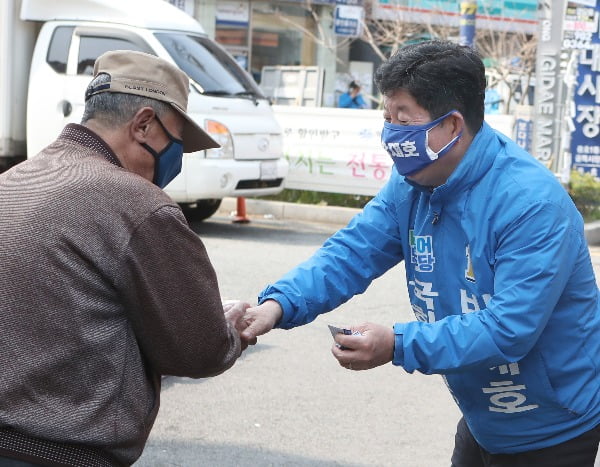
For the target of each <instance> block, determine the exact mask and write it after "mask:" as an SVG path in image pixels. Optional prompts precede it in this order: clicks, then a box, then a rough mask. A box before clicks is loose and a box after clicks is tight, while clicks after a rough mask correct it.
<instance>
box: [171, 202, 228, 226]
mask: <svg viewBox="0 0 600 467" xmlns="http://www.w3.org/2000/svg"><path fill="white" fill-rule="evenodd" d="M192 206H193V205H192ZM192 206H181V209H182V210H183V214H184V215H185V217H186V219H187V220H188V221H194V222H200V221H203V220H204V219H208V218H209V217H210V216H212V215H213V214H214V213H215V212H217V210H218V209H219V206H221V200H220V199H199V200H198V201H197V202H196V203H195V207H192Z"/></svg>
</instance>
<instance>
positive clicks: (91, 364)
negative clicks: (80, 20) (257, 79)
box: [0, 51, 248, 467]
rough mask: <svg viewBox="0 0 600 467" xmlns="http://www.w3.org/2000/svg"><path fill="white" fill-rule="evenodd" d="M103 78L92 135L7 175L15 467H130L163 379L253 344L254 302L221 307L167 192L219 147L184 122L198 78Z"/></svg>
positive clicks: (3, 400)
mask: <svg viewBox="0 0 600 467" xmlns="http://www.w3.org/2000/svg"><path fill="white" fill-rule="evenodd" d="M94 76H95V78H94V80H93V81H92V83H91V84H90V86H89V87H88V91H87V93H86V109H85V114H84V117H83V121H82V125H75V124H69V125H67V126H66V127H65V129H64V130H63V132H62V133H61V135H60V136H59V137H58V139H57V140H56V141H55V142H54V143H52V144H51V145H50V146H48V147H46V148H45V149H44V150H43V151H42V152H41V153H40V154H38V155H37V156H35V157H33V158H31V159H29V160H27V161H26V162H23V163H21V164H19V165H17V166H15V167H13V168H12V169H11V170H9V171H7V172H5V173H3V174H1V175H0V232H2V235H0V290H1V291H2V300H0V339H1V341H2V351H1V352H0V368H2V371H0V457H3V458H4V459H5V460H6V459H7V458H8V459H18V460H19V461H17V462H18V464H17V465H61V466H62V465H73V466H86V467H89V466H104V465H130V464H132V463H133V462H135V460H136V459H137V458H138V457H139V456H140V454H141V452H142V450H143V447H144V444H145V442H146V440H147V438H148V435H149V433H150V429H151V427H152V424H153V422H154V419H155V418H156V415H157V412H158V407H159V395H160V381H161V375H177V376H189V377H206V376H213V375H217V374H219V373H221V372H223V371H225V370H227V369H228V368H230V367H231V366H232V365H233V363H234V362H235V360H236V359H237V357H238V356H239V355H240V353H241V350H242V347H243V346H245V345H246V344H247V343H243V345H242V343H241V342H240V337H239V333H238V330H236V326H237V325H238V323H239V322H240V320H239V318H240V317H241V315H242V314H243V312H244V310H245V308H246V307H247V306H248V305H247V304H238V305H235V306H234V307H233V308H231V309H229V310H226V311H224V309H223V306H222V303H221V298H220V294H219V287H218V283H217V278H216V275H215V271H214V269H213V267H212V265H211V263H210V260H209V258H208V256H207V253H206V250H205V248H204V245H203V244H202V242H201V240H200V239H199V238H198V236H197V235H196V234H194V232H193V231H192V230H190V228H189V227H188V225H187V222H186V220H185V218H184V216H183V214H182V212H181V210H180V209H179V207H178V206H177V204H175V203H173V201H172V200H171V199H170V198H169V197H168V196H167V195H166V194H165V193H164V192H163V190H162V189H161V188H162V187H164V186H165V185H166V184H167V183H169V181H170V180H171V179H172V178H174V177H175V176H176V175H177V173H179V171H180V169H181V157H182V155H183V151H184V150H185V151H186V152H192V151H198V150H202V149H206V148H210V147H216V146H217V144H216V143H215V142H214V141H213V140H212V139H211V138H210V137H209V136H208V135H207V134H206V133H205V132H204V131H203V130H202V129H201V128H200V127H198V126H197V125H196V124H195V123H194V122H193V121H192V120H191V119H190V118H189V117H188V116H187V115H186V113H185V112H186V110H185V109H186V108H187V98H188V93H189V82H188V78H187V76H186V75H185V74H184V73H183V72H181V71H180V70H179V69H177V68H175V67H174V66H172V65H170V64H169V63H167V62H165V61H163V60H161V59H159V58H157V57H153V56H151V55H146V54H141V53H137V52H129V51H127V52H125V51H115V52H108V53H106V54H104V55H103V56H101V57H100V58H98V60H97V62H96V66H95V70H94ZM7 462H8V461H7ZM0 465H4V464H2V460H1V459H0ZM10 465H13V464H10Z"/></svg>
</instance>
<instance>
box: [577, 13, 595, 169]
mask: <svg viewBox="0 0 600 467" xmlns="http://www.w3.org/2000/svg"><path fill="white" fill-rule="evenodd" d="M581 10H584V11H581ZM570 13H571V14H572V15H575V16H576V17H577V19H582V18H590V17H593V18H595V19H594V25H595V27H594V30H593V31H590V30H589V29H590V26H589V24H588V25H581V26H579V28H578V30H579V31H580V32H582V33H585V36H586V37H585V38H584V40H583V41H582V45H583V46H582V47H580V50H578V51H577V54H578V56H579V60H578V61H579V64H578V67H577V79H576V83H575V89H574V93H573V94H574V96H573V100H574V102H573V109H574V111H575V114H574V115H573V116H572V117H573V118H572V123H573V128H574V131H573V132H572V133H571V167H572V168H573V169H575V170H578V171H579V172H588V173H590V174H592V175H593V176H594V177H597V178H600V32H599V24H598V21H599V20H598V18H599V17H600V4H599V3H598V2H596V4H595V5H593V6H591V5H590V6H587V7H575V8H573V10H572V11H570Z"/></svg>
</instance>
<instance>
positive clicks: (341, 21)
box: [333, 5, 363, 37]
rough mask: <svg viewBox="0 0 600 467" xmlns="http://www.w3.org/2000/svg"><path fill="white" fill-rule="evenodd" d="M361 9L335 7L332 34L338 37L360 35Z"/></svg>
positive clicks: (342, 6) (357, 7)
mask: <svg viewBox="0 0 600 467" xmlns="http://www.w3.org/2000/svg"><path fill="white" fill-rule="evenodd" d="M362 15H363V8H362V7H360V6H353V5H337V6H336V7H335V13H334V16H333V28H334V32H335V33H336V34H337V35H338V36H349V37H357V36H359V35H360V30H361V19H362Z"/></svg>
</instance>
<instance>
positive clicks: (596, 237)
mask: <svg viewBox="0 0 600 467" xmlns="http://www.w3.org/2000/svg"><path fill="white" fill-rule="evenodd" d="M236 209H237V198H224V199H223V201H222V203H221V206H220V207H219V213H220V214H221V215H224V216H229V215H231V213H232V212H235V211H236ZM360 211H361V210H360V209H355V208H344V207H340V206H319V205H316V204H297V203H285V202H283V201H265V200H259V199H246V214H247V215H248V216H273V217H274V218H275V219H279V220H294V219H295V220H300V221H308V222H321V223H326V224H335V225H339V226H344V225H346V224H347V223H348V222H349V221H350V219H352V217H354V216H355V215H356V214H357V213H359V212H360ZM585 238H586V240H587V242H588V245H600V221H595V222H590V223H588V224H585Z"/></svg>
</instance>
